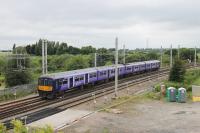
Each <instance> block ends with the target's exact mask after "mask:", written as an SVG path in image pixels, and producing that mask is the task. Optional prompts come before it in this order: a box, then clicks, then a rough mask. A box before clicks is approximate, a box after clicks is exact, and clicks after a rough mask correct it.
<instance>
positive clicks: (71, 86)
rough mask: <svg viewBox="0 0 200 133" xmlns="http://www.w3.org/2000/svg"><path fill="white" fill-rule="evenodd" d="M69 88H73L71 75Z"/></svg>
mask: <svg viewBox="0 0 200 133" xmlns="http://www.w3.org/2000/svg"><path fill="white" fill-rule="evenodd" d="M69 88H73V77H71V78H70V79H69Z"/></svg>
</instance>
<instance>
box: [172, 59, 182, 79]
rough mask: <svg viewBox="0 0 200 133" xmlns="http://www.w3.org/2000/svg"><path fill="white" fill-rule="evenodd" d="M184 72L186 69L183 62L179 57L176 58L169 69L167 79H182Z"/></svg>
mask: <svg viewBox="0 0 200 133" xmlns="http://www.w3.org/2000/svg"><path fill="white" fill-rule="evenodd" d="M185 72H186V70H185V67H184V64H183V62H182V61H181V60H179V59H176V60H175V62H174V64H173V66H172V68H171V70H170V75H169V81H176V82H181V81H183V80H184V76H185Z"/></svg>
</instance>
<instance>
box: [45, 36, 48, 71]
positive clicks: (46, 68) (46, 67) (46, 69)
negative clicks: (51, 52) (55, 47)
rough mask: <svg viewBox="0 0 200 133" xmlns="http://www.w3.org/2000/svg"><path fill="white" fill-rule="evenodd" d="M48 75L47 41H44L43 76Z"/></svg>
mask: <svg viewBox="0 0 200 133" xmlns="http://www.w3.org/2000/svg"><path fill="white" fill-rule="evenodd" d="M47 73H48V65H47V40H45V74H47Z"/></svg>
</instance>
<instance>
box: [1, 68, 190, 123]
mask: <svg viewBox="0 0 200 133" xmlns="http://www.w3.org/2000/svg"><path fill="white" fill-rule="evenodd" d="M188 68H190V67H188ZM168 73H169V69H161V70H159V71H154V72H149V73H145V74H141V75H136V76H133V77H127V78H124V79H120V80H119V90H122V89H125V88H126V87H130V86H133V85H136V84H140V83H143V82H146V81H148V80H151V79H152V78H158V77H162V76H164V75H167V74H168ZM113 85H114V82H113V81H112V82H109V83H106V84H103V85H97V86H95V87H94V89H91V88H90V89H86V90H84V91H78V90H76V91H71V92H70V93H67V94H65V95H64V97H63V98H62V99H56V100H51V101H50V100H41V99H40V98H38V97H35V98H30V99H25V100H24V101H23V100H19V101H18V102H17V101H14V102H10V103H9V104H0V110H1V112H0V122H6V123H7V122H8V121H9V120H11V119H13V118H14V117H15V118H20V117H22V116H25V115H28V117H29V118H31V117H30V116H31V115H32V116H34V118H32V120H31V119H30V122H32V121H34V120H37V115H35V114H37V112H40V111H42V110H48V109H51V110H52V108H53V109H59V108H60V109H59V111H62V110H65V109H66V108H69V107H72V106H75V105H78V104H81V103H84V102H86V101H90V100H92V98H93V95H94V94H95V97H96V98H98V97H101V96H103V95H107V94H110V93H113V92H114V88H113ZM78 92H79V93H78ZM38 119H39V118H38Z"/></svg>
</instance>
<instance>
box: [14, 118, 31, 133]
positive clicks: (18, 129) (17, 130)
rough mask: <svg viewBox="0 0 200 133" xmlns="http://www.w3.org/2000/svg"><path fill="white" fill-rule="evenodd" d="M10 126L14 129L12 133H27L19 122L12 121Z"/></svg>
mask: <svg viewBox="0 0 200 133" xmlns="http://www.w3.org/2000/svg"><path fill="white" fill-rule="evenodd" d="M11 124H12V125H13V127H14V133H28V130H27V128H26V127H25V126H24V125H23V123H22V122H21V121H20V120H12V121H11Z"/></svg>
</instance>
